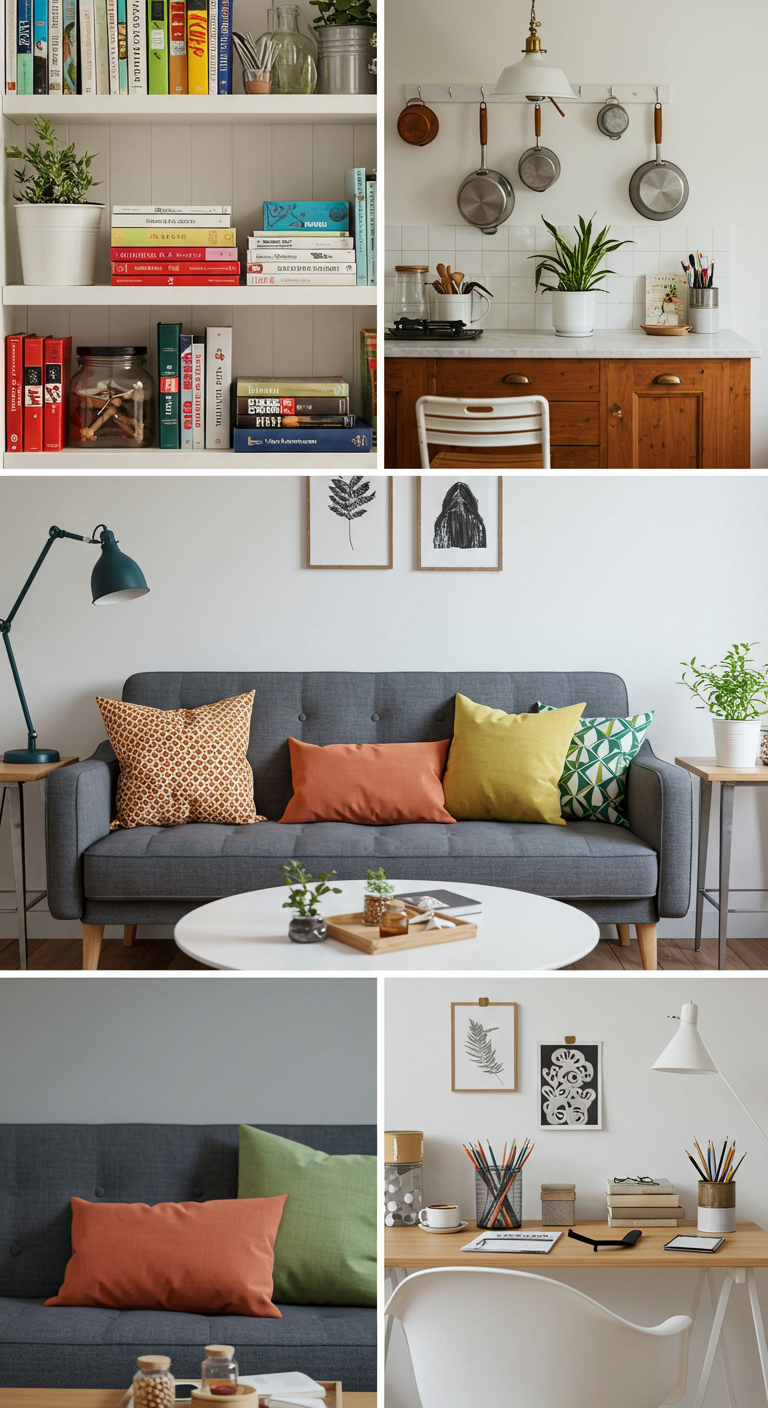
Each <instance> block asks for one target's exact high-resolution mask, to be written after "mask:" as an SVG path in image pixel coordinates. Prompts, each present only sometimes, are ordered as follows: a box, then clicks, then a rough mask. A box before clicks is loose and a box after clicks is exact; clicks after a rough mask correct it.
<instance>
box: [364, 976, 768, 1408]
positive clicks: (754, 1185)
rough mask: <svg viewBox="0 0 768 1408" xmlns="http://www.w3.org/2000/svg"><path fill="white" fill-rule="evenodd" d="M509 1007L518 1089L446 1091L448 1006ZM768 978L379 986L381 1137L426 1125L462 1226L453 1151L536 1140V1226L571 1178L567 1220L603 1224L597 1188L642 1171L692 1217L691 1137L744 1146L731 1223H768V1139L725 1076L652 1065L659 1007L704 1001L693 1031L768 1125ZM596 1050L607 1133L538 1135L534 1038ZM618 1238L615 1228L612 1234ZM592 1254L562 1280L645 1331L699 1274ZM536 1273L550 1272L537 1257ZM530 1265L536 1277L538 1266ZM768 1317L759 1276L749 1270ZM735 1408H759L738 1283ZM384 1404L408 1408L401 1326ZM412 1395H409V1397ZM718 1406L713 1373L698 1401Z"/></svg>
mask: <svg viewBox="0 0 768 1408" xmlns="http://www.w3.org/2000/svg"><path fill="white" fill-rule="evenodd" d="M478 997H490V998H491V1000H492V1001H502V1002H503V1001H506V1002H517V1003H519V1004H520V1005H519V1009H518V1016H519V1022H520V1029H519V1036H520V1040H519V1091H518V1093H515V1094H500V1095H493V1096H491V1095H470V1094H454V1093H452V1092H451V1044H450V1017H451V1002H460V1001H476V1000H477V998H478ZM767 998H768V979H765V978H759V979H755V978H754V977H752V978H749V979H742V978H740V977H736V976H734V977H730V976H729V977H725V978H723V977H721V978H717V977H712V978H709V977H704V978H686V979H685V980H680V979H678V978H676V977H675V978H672V977H668V976H666V975H659V976H658V977H654V978H652V979H647V980H645V979H642V978H640V979H635V978H609V977H592V976H590V975H585V974H569V975H568V976H567V977H566V976H565V975H562V976H554V977H549V978H538V979H535V978H519V979H509V980H506V981H498V980H493V979H492V980H490V981H488V980H487V979H485V978H483V979H482V980H480V981H478V980H477V979H476V978H454V979H443V978H430V979H429V980H428V981H424V980H419V979H416V978H409V979H407V980H401V979H390V980H388V982H387V1001H386V1017H385V1114H384V1121H385V1128H387V1129H423V1130H424V1135H425V1157H424V1192H425V1200H426V1201H429V1202H436V1203H437V1202H458V1203H459V1204H460V1206H461V1211H462V1215H463V1216H464V1217H474V1215H475V1209H474V1181H473V1180H474V1175H473V1170H472V1168H471V1165H470V1163H469V1160H468V1158H467V1156H466V1154H465V1153H464V1152H463V1150H462V1148H461V1145H462V1143H466V1141H467V1140H468V1139H477V1138H482V1139H484V1140H486V1139H489V1140H490V1141H491V1143H492V1144H493V1145H494V1147H497V1145H503V1143H504V1141H505V1139H506V1140H510V1141H511V1139H512V1138H513V1137H514V1136H517V1138H518V1141H519V1140H520V1139H521V1138H522V1137H523V1136H524V1135H525V1134H530V1136H531V1138H532V1139H533V1140H534V1141H535V1145H536V1147H535V1149H534V1152H533V1153H532V1155H531V1157H530V1159H529V1160H528V1162H527V1163H526V1166H525V1170H524V1174H523V1213H524V1216H526V1217H530V1218H540V1216H541V1204H540V1202H539V1190H540V1186H541V1184H542V1183H548V1182H558V1181H563V1182H570V1183H575V1184H576V1216H577V1218H581V1219H592V1218H594V1219H598V1218H604V1217H605V1215H606V1214H605V1207H606V1202H605V1182H606V1179H608V1178H611V1177H615V1176H618V1177H623V1176H625V1175H635V1174H646V1173H650V1174H651V1175H652V1176H656V1177H663V1178H669V1179H671V1180H672V1181H673V1182H674V1183H675V1186H676V1187H677V1188H679V1189H680V1190H681V1193H682V1197H681V1202H682V1205H683V1206H684V1208H685V1210H686V1212H687V1213H688V1215H689V1216H690V1217H694V1218H695V1216H696V1212H695V1209H696V1176H695V1174H694V1172H693V1169H692V1168H691V1166H690V1164H689V1163H688V1160H687V1159H686V1157H685V1149H686V1147H687V1148H690V1147H691V1143H690V1141H691V1139H692V1137H693V1135H694V1134H695V1135H696V1136H697V1138H698V1139H699V1142H700V1143H702V1142H703V1141H706V1140H707V1139H709V1138H710V1137H711V1138H712V1139H713V1141H714V1142H715V1143H717V1141H718V1140H719V1141H720V1143H721V1144H722V1141H723V1140H724V1139H725V1137H726V1135H728V1137H729V1138H730V1139H735V1140H736V1142H737V1145H738V1148H739V1149H740V1150H741V1151H743V1150H744V1149H747V1150H748V1151H749V1154H748V1157H747V1158H746V1159H745V1161H744V1163H743V1165H742V1167H741V1169H740V1171H739V1175H738V1193H737V1196H738V1216H739V1218H740V1220H743V1221H755V1222H757V1223H759V1224H760V1225H761V1226H763V1227H765V1226H766V1218H768V1200H767V1199H766V1191H765V1190H766V1169H767V1168H768V1145H766V1144H765V1142H763V1141H762V1140H761V1139H760V1136H759V1135H758V1133H757V1130H756V1129H755V1128H754V1125H753V1124H752V1123H751V1121H750V1120H749V1119H748V1118H747V1116H746V1115H745V1114H744V1113H743V1111H742V1110H741V1109H740V1108H739V1106H738V1104H737V1103H736V1101H735V1100H734V1099H733V1097H732V1095H730V1094H729V1092H728V1090H727V1088H726V1086H725V1085H724V1083H723V1082H722V1080H721V1079H720V1077H719V1076H715V1075H712V1076H698V1077H684V1076H670V1075H662V1074H660V1073H659V1072H655V1071H653V1070H652V1069H651V1067H652V1065H653V1062H654V1061H655V1060H656V1059H657V1057H658V1056H659V1055H660V1054H661V1052H662V1050H663V1049H664V1047H665V1046H666V1044H667V1042H668V1041H669V1040H670V1039H671V1037H672V1035H673V1034H674V1032H675V1030H676V1025H675V1024H673V1023H672V1022H671V1021H669V1020H668V1015H667V1014H669V1013H676V1014H678V1015H679V1012H680V1008H681V1005H682V1003H683V1002H688V1001H694V1002H697V1003H698V1004H699V1026H700V1031H701V1034H702V1037H703V1038H704V1041H705V1042H706V1044H707V1046H708V1047H709V1049H710V1051H711V1053H712V1055H713V1057H714V1059H715V1061H716V1062H717V1063H718V1065H719V1066H720V1068H721V1069H722V1071H723V1074H724V1075H725V1076H726V1078H727V1079H728V1080H729V1081H730V1082H731V1084H732V1085H733V1086H734V1088H735V1089H736V1090H737V1091H738V1093H739V1095H740V1097H741V1098H742V1099H743V1100H744V1102H745V1103H746V1105H747V1106H748V1107H749V1108H750V1109H751V1110H752V1111H753V1112H754V1114H755V1117H756V1118H757V1119H758V1120H759V1121H760V1122H761V1123H762V1124H763V1127H768V1099H767V1098H766V1093H765V1081H764V1069H762V1067H763V1065H764V1063H763V1062H761V1061H760V1060H759V1059H756V1053H757V1050H758V1040H759V1037H758V1033H759V1032H760V1031H761V1030H762V1027H763V1025H764V1021H765V1010H766V999H767ZM566 1033H571V1034H573V1035H575V1036H576V1039H577V1041H579V1040H581V1041H602V1042H603V1128H602V1130H599V1131H590V1132H586V1131H584V1132H575V1131H569V1132H562V1131H553V1130H539V1129H538V1128H537V1123H538V1116H537V1109H538V1106H537V1082H536V1057H537V1043H538V1042H539V1041H544V1042H548V1041H561V1040H562V1039H563V1037H564V1036H565V1034H566ZM616 1235H617V1236H620V1235H621V1234H620V1233H616ZM604 1266H605V1261H604V1259H603V1260H602V1261H599V1259H598V1256H597V1255H596V1257H595V1269H594V1271H592V1270H591V1269H590V1270H585V1271H582V1272H577V1273H573V1274H571V1275H568V1276H562V1277H561V1278H560V1279H563V1280H567V1281H568V1282H569V1284H572V1285H577V1286H579V1288H580V1289H581V1290H584V1291H585V1292H586V1293H587V1294H589V1295H593V1296H594V1297H595V1298H596V1299H597V1300H600V1301H602V1302H603V1303H605V1304H607V1305H610V1307H611V1309H612V1310H614V1311H616V1312H617V1313H618V1314H620V1315H626V1316H627V1317H628V1318H635V1319H636V1321H637V1322H638V1323H640V1324H646V1325H651V1324H658V1323H660V1322H661V1321H662V1320H663V1319H665V1318H666V1317H667V1316H668V1315H673V1314H687V1313H688V1311H689V1307H690V1304H691V1300H692V1297H693V1290H694V1283H695V1274H696V1273H695V1272H693V1271H685V1270H680V1269H679V1268H678V1269H675V1267H674V1260H673V1258H672V1256H671V1254H670V1266H669V1270H666V1269H665V1270H664V1271H642V1272H640V1271H631V1270H626V1269H622V1270H614V1271H610V1270H609V1269H604ZM541 1270H542V1273H543V1274H547V1270H546V1262H545V1261H544V1259H542V1268H541ZM537 1271H538V1268H537ZM758 1277H759V1280H760V1289H761V1294H762V1299H763V1304H764V1306H765V1307H766V1311H768V1295H766V1292H767V1291H768V1273H766V1272H765V1271H761V1272H759V1273H758ZM704 1306H705V1316H704V1320H703V1322H702V1324H701V1325H700V1326H699V1327H698V1330H697V1331H696V1333H695V1334H694V1336H693V1339H692V1344H691V1372H690V1378H689V1388H688V1392H687V1394H686V1397H685V1399H684V1400H683V1402H684V1403H685V1404H692V1403H693V1401H694V1398H695V1387H696V1384H697V1382H698V1375H699V1372H700V1369H701V1362H702V1357H703V1354H704V1349H705V1346H706V1336H707V1335H708V1334H709V1328H710V1324H711V1312H710V1310H709V1307H708V1305H707V1304H706V1292H705V1302H704ZM726 1333H727V1343H728V1349H729V1354H730V1357H731V1367H732V1369H733V1372H734V1382H735V1388H736V1399H737V1402H738V1403H739V1404H740V1405H741V1408H746V1405H750V1408H753V1405H754V1408H756V1405H757V1404H758V1403H763V1402H764V1390H763V1389H762V1384H761V1380H760V1366H759V1360H758V1355H757V1350H756V1346H755V1342H754V1332H753V1331H752V1325H751V1320H750V1317H749V1303H748V1299H747V1292H746V1288H745V1287H737V1288H735V1291H734V1293H733V1296H732V1298H731V1305H730V1307H729V1311H728V1320H727V1321H726ZM390 1364H391V1375H390V1392H389V1394H388V1398H387V1408H405V1405H408V1404H412V1403H413V1402H414V1397H415V1396H414V1392H413V1387H412V1384H411V1381H410V1374H409V1370H408V1367H407V1361H406V1357H405V1354H404V1349H403V1345H402V1342H401V1340H400V1335H399V1327H397V1331H396V1335H395V1336H393V1348H392V1354H391V1358H390ZM416 1401H417V1400H416ZM723 1402H724V1395H723V1381H722V1378H721V1370H720V1367H719V1365H718V1364H717V1363H716V1366H715V1375H714V1376H713V1380H712V1386H711V1388H710V1392H709V1395H708V1398H707V1403H709V1404H711V1405H713V1408H714V1405H717V1408H721V1405H722V1403H723Z"/></svg>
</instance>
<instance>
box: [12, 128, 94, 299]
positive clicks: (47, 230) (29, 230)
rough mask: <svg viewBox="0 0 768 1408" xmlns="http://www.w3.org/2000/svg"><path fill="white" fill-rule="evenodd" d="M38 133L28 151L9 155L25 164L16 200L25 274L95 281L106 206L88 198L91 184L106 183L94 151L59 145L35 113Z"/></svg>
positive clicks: (30, 278)
mask: <svg viewBox="0 0 768 1408" xmlns="http://www.w3.org/2000/svg"><path fill="white" fill-rule="evenodd" d="M35 132H36V134H37V137H38V141H36V142H30V143H28V145H27V149H26V151H22V150H21V148H20V147H6V149H5V155H6V156H7V157H8V158H9V159H13V160H14V161H23V162H25V163H26V165H24V166H21V167H17V168H16V170H15V171H14V173H13V174H14V176H15V178H16V180H17V181H18V183H19V185H20V187H21V191H20V193H19V194H18V195H16V196H15V197H14V199H15V200H16V202H17V205H16V226H17V229H18V232H19V246H20V249H21V269H22V278H23V280H24V283H25V284H34V285H36V286H38V287H40V286H43V285H45V286H50V285H56V286H59V285H62V284H67V285H69V284H92V283H94V282H95V278H96V254H97V250H98V241H99V228H100V226H101V213H102V211H103V209H104V206H103V205H97V204H95V203H93V202H91V201H89V200H88V192H89V191H90V189H91V187H92V186H98V185H100V184H101V182H100V181H94V179H93V176H92V175H91V162H92V161H93V153H92V152H86V153H85V155H84V156H77V155H76V153H75V144H74V142H70V144H69V146H68V147H60V146H59V143H58V139H57V137H56V133H55V132H54V129H53V123H52V122H51V121H50V119H49V118H44V117H36V118H35ZM27 167H29V168H31V169H30V170H28V169H27Z"/></svg>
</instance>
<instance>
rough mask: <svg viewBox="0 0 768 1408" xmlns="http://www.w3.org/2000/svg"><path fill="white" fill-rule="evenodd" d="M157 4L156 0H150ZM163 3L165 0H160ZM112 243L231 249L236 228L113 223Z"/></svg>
mask: <svg viewBox="0 0 768 1408" xmlns="http://www.w3.org/2000/svg"><path fill="white" fill-rule="evenodd" d="M151 3H152V4H153V5H154V4H157V3H158V0H151ZM160 3H165V0H160ZM111 243H112V244H113V245H135V246H136V248H141V247H142V246H143V245H153V244H160V245H166V246H167V247H169V248H170V247H171V246H175V245H192V246H198V245H200V246H202V247H204V248H205V247H210V248H212V249H213V248H215V247H216V246H217V245H218V246H219V248H221V249H233V248H234V247H235V245H236V244H237V231H236V230H201V229H195V228H191V229H190V228H187V227H185V228H183V229H180V228H179V227H178V226H177V225H174V226H173V228H168V229H164V230H155V229H151V228H149V229H141V228H140V227H137V226H133V227H129V228H127V229H124V228H117V227H115V226H114V225H113V227H112V234H111Z"/></svg>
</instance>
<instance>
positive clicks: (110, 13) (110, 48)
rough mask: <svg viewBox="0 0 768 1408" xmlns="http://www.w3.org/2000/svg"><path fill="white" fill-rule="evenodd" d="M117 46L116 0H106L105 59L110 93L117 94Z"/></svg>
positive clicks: (118, 83)
mask: <svg viewBox="0 0 768 1408" xmlns="http://www.w3.org/2000/svg"><path fill="white" fill-rule="evenodd" d="M117 46H118V37H117V0H107V61H108V66H109V91H110V93H111V94H112V95H115V94H119V92H120V58H119V55H118V48H117ZM97 82H98V75H97Z"/></svg>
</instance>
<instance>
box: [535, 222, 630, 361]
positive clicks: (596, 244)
mask: <svg viewBox="0 0 768 1408" xmlns="http://www.w3.org/2000/svg"><path fill="white" fill-rule="evenodd" d="M541 218H542V220H544V216H543V215H542V217H541ZM594 218H595V217H594V215H593V216H592V220H590V222H589V224H588V225H587V224H585V222H584V217H583V216H582V215H580V216H579V223H578V232H577V237H576V240H575V242H574V244H573V245H570V244H569V243H568V241H567V240H566V239H565V238H564V236H563V235H561V234H560V231H559V230H558V229H557V226H556V225H550V223H549V221H548V220H544V224H545V225H546V227H547V229H548V230H549V233H550V234H551V236H552V238H553V240H554V241H555V249H554V251H553V252H551V253H549V254H529V256H528V258H529V259H535V260H537V261H538V262H537V264H536V290H537V291H538V290H539V289H541V291H542V293H544V292H547V291H548V292H550V293H551V294H552V322H553V324H554V329H555V332H556V333H557V336H558V337H591V336H592V333H593V332H594V330H595V290H596V289H597V287H598V285H599V284H600V282H601V280H603V279H604V278H606V276H607V275H608V274H612V273H613V270H612V269H602V268H601V267H600V265H601V264H602V262H603V260H604V259H605V257H606V255H608V254H613V253H615V251H616V250H617V249H621V246H622V245H623V244H634V240H609V239H608V236H609V234H610V232H611V227H610V225H606V226H605V229H604V230H601V231H600V234H599V235H595V237H594V239H593V238H592V222H593V221H594ZM545 274H549V275H551V276H552V277H553V278H554V279H555V281H556V282H554V283H544V275H545Z"/></svg>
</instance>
